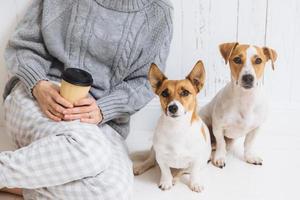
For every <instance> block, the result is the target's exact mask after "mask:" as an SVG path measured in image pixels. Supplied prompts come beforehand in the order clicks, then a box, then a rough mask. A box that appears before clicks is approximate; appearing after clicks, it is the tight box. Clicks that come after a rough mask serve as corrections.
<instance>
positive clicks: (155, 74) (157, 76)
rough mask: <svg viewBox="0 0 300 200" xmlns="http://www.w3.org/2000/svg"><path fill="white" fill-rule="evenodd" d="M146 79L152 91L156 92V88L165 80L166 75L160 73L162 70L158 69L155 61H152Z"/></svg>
mask: <svg viewBox="0 0 300 200" xmlns="http://www.w3.org/2000/svg"><path fill="white" fill-rule="evenodd" d="M148 80H149V82H150V84H151V87H152V90H153V91H154V93H155V94H158V93H157V91H158V89H159V88H160V87H161V85H162V84H163V82H164V81H165V80H167V77H166V76H165V75H164V74H163V73H162V71H160V69H159V68H158V66H157V65H156V64H155V63H152V64H151V66H150V70H149V72H148Z"/></svg>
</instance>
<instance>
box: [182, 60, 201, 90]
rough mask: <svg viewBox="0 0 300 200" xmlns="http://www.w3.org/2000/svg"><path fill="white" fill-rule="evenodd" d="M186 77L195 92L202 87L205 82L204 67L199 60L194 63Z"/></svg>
mask: <svg viewBox="0 0 300 200" xmlns="http://www.w3.org/2000/svg"><path fill="white" fill-rule="evenodd" d="M186 79H188V80H190V81H191V83H192V84H193V86H194V88H195V89H196V91H197V93H198V92H199V91H200V90H201V89H202V88H203V86H204V82H205V69H204V65H203V62H202V61H201V60H199V61H198V62H197V63H196V64H195V66H194V68H193V69H192V71H191V72H190V73H189V75H188V76H187V77H186Z"/></svg>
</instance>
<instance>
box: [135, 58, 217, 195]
mask: <svg viewBox="0 0 300 200" xmlns="http://www.w3.org/2000/svg"><path fill="white" fill-rule="evenodd" d="M148 78H149V81H150V84H151V86H152V88H153V91H154V92H155V93H156V94H157V95H158V96H159V98H160V103H161V107H162V114H161V117H160V119H159V121H158V124H157V127H156V129H155V133H154V138H153V148H152V149H151V151H150V155H149V157H148V158H147V159H146V160H145V161H144V162H143V163H141V164H139V165H135V166H134V174H135V175H138V174H141V173H143V172H145V171H146V170H148V169H149V168H151V167H153V166H154V165H155V161H156V162H157V163H158V165H159V167H160V170H161V178H160V183H159V188H161V189H162V190H168V189H170V188H171V187H172V186H173V184H174V182H175V181H174V180H175V179H176V177H177V178H178V176H180V174H183V173H190V184H189V186H190V188H191V190H192V191H195V192H201V191H202V190H203V186H202V185H201V184H200V181H201V180H200V176H199V173H200V172H201V168H203V167H204V166H205V165H207V161H208V160H209V159H210V154H211V144H210V135H209V130H208V128H207V126H206V125H205V124H204V123H203V122H202V120H201V119H200V117H199V116H198V111H197V97H196V96H197V94H198V93H199V91H200V90H201V89H202V87H203V85H204V81H205V70H204V66H203V63H202V62H201V61H198V62H197V63H196V65H195V66H194V68H193V70H192V71H191V72H190V74H189V75H188V76H187V77H186V79H183V80H168V79H167V77H166V76H165V75H164V74H163V73H162V72H161V71H160V70H159V68H158V67H157V66H156V65H155V64H152V65H151V67H150V70H149V74H148ZM171 169H180V170H181V172H182V173H177V176H176V177H174V179H173V175H172V173H171ZM178 174H179V175H178Z"/></svg>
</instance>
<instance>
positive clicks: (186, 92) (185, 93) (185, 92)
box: [180, 90, 190, 97]
mask: <svg viewBox="0 0 300 200" xmlns="http://www.w3.org/2000/svg"><path fill="white" fill-rule="evenodd" d="M189 94H190V92H189V91H187V90H182V92H181V93H180V95H181V96H183V97H186V96H188V95H189Z"/></svg>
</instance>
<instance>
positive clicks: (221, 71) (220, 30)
mask: <svg viewBox="0 0 300 200" xmlns="http://www.w3.org/2000/svg"><path fill="white" fill-rule="evenodd" d="M207 30H208V36H207V38H204V39H203V40H204V41H205V43H206V45H205V47H206V48H205V50H204V52H203V53H204V54H206V56H205V57H206V59H207V60H206V69H207V75H208V78H207V80H208V81H207V84H206V88H207V90H208V93H207V95H208V98H209V99H210V98H211V97H213V96H214V95H215V94H216V92H217V91H219V90H220V88H222V87H223V86H224V85H225V84H226V83H227V82H228V81H229V80H230V72H229V67H228V66H225V62H224V60H223V59H222V57H221V55H220V53H219V48H218V46H219V44H221V43H223V42H232V41H236V39H237V37H236V34H237V0H228V1H218V0H211V1H210V6H209V17H208V24H207Z"/></svg>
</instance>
